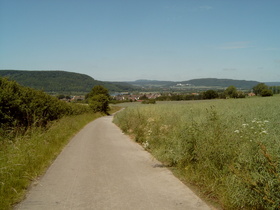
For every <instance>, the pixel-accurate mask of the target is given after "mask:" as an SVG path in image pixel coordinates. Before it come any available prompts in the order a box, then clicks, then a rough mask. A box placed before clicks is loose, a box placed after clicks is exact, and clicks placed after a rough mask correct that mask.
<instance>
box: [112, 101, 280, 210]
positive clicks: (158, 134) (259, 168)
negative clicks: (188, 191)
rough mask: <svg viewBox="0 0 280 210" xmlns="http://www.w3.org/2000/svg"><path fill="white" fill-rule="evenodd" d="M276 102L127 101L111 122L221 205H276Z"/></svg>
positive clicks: (279, 184) (279, 168)
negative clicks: (151, 103) (132, 104)
mask: <svg viewBox="0 0 280 210" xmlns="http://www.w3.org/2000/svg"><path fill="white" fill-rule="evenodd" d="M279 102H280V97H272V98H267V99H263V98H248V99H240V100H232V99H229V100H215V101H208V102H201V103H190V102H189V103H187V102H184V103H183V104H181V103H176V104H175V103H173V104H171V103H168V104H166V105H165V104H157V105H154V106H137V107H128V108H126V109H125V110H124V111H122V112H119V113H118V114H117V115H116V116H115V118H114V122H115V123H116V124H117V125H119V126H120V127H121V129H122V130H123V131H124V132H126V133H128V134H129V135H131V136H133V137H134V138H135V140H136V141H137V142H139V143H140V144H142V145H143V147H144V148H145V149H147V150H148V151H150V152H152V153H153V154H154V155H155V156H156V157H157V158H158V159H159V160H160V161H162V162H163V163H164V164H165V165H168V166H172V167H174V168H176V169H177V171H178V174H181V176H182V178H183V179H185V180H187V181H188V182H190V183H193V184H195V185H196V186H199V187H200V189H201V190H202V192H203V193H204V194H205V195H207V196H208V198H209V199H212V200H216V201H218V202H219V203H220V204H221V206H222V207H223V208H224V209H279V207H280V197H279V190H280V179H279V177H280V156H279V154H280V146H279V145H280V144H279V136H280V130H279V129H278V127H279V126H278V125H279V117H280V112H279V108H277V107H278V104H279Z"/></svg>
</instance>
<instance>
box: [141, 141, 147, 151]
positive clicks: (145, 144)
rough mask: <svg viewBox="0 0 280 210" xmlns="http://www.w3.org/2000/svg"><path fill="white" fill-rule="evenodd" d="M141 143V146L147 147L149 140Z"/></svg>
mask: <svg viewBox="0 0 280 210" xmlns="http://www.w3.org/2000/svg"><path fill="white" fill-rule="evenodd" d="M142 145H143V147H144V148H145V149H146V148H148V147H149V142H148V141H146V142H143V143H142Z"/></svg>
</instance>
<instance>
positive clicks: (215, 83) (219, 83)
mask: <svg viewBox="0 0 280 210" xmlns="http://www.w3.org/2000/svg"><path fill="white" fill-rule="evenodd" d="M128 83H129V84H132V85H137V86H142V87H152V86H153V87H159V86H161V87H165V88H167V87H171V86H176V85H178V84H180V85H185V86H190V87H194V86H196V87H221V88H225V87H228V86H231V85H233V86H235V87H236V88H240V89H251V88H252V87H254V86H255V85H257V84H258V83H259V82H257V81H247V80H233V79H216V78H205V79H192V80H188V81H180V82H179V81H178V82H172V81H158V80H136V81H134V82H128Z"/></svg>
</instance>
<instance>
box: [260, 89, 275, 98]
mask: <svg viewBox="0 0 280 210" xmlns="http://www.w3.org/2000/svg"><path fill="white" fill-rule="evenodd" d="M261 96H262V97H266V96H273V93H272V90H269V89H264V90H262V91H261Z"/></svg>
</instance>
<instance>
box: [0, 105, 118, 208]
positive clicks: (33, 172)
mask: <svg viewBox="0 0 280 210" xmlns="http://www.w3.org/2000/svg"><path fill="white" fill-rule="evenodd" d="M117 110H118V108H117V107H112V110H111V113H113V112H115V111H117ZM101 116H102V114H100V113H96V114H93V113H87V114H82V115H76V116H68V117H64V118H62V119H60V120H58V121H55V122H52V123H51V124H50V125H49V126H48V129H47V130H46V129H42V128H32V129H30V130H29V131H28V132H27V133H26V134H25V135H24V136H18V137H16V138H15V139H14V140H12V141H9V142H7V141H6V142H2V143H1V144H0V209H1V210H2V209H3V210H4V209H5V210H6V209H11V208H12V205H13V204H15V203H16V202H19V201H20V200H21V199H22V198H23V197H24V194H25V192H26V190H27V188H28V186H29V185H30V183H31V182H32V181H34V180H36V178H37V177H38V176H39V175H41V174H42V173H43V172H44V171H45V170H46V169H47V167H48V166H49V165H50V164H51V163H52V161H53V160H54V159H55V158H56V157H57V155H58V154H59V153H60V152H61V150H62V149H63V147H64V146H65V145H66V144H67V143H68V142H69V140H70V139H71V137H72V136H73V135H74V134H76V133H77V132H78V131H79V130H81V129H82V128H83V127H84V126H85V125H86V124H87V123H89V122H90V121H92V120H94V119H96V118H98V117H101Z"/></svg>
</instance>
